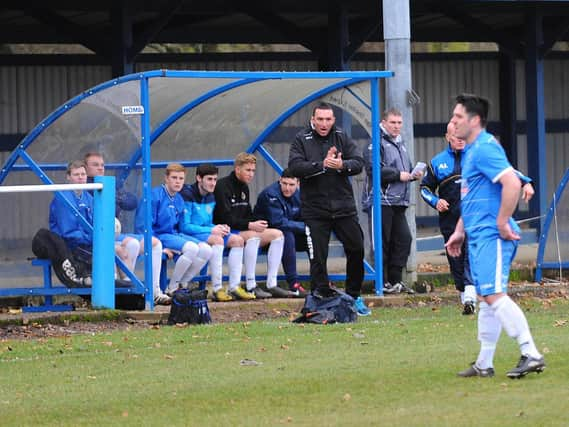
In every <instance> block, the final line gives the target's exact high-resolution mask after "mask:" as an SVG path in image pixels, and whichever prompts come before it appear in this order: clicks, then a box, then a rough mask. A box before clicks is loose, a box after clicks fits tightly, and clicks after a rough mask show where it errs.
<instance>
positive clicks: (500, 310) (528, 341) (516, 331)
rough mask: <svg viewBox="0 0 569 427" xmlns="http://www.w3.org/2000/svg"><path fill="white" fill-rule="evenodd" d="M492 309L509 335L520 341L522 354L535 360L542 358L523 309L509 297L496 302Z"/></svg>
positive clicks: (506, 296)
mask: <svg viewBox="0 0 569 427" xmlns="http://www.w3.org/2000/svg"><path fill="white" fill-rule="evenodd" d="M491 307H492V310H494V315H495V316H496V317H497V318H498V319H499V320H500V323H502V327H503V328H504V330H505V331H506V332H507V334H508V335H509V336H511V337H512V338H515V339H516V340H517V341H518V345H519V346H520V352H521V353H522V354H525V355H528V356H531V357H534V358H540V357H541V354H540V353H539V351H537V348H536V347H535V343H534V342H533V337H532V336H531V332H530V330H529V325H528V322H527V320H526V316H525V315H524V313H523V311H522V309H521V308H520V307H518V305H517V304H516V303H515V302H514V301H512V299H511V298H510V297H509V296H508V295H505V296H503V297H502V298H500V299H499V300H498V301H496V302H494V304H492V305H491Z"/></svg>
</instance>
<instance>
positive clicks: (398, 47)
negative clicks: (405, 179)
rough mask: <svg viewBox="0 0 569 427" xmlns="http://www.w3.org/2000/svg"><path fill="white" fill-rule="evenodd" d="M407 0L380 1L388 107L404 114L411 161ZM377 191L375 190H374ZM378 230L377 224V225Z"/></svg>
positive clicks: (410, 215) (412, 260) (411, 268)
mask: <svg viewBox="0 0 569 427" xmlns="http://www.w3.org/2000/svg"><path fill="white" fill-rule="evenodd" d="M410 21H411V20H410V16H409V0H383V38H384V41H385V69H386V70H391V71H393V72H394V74H395V75H394V77H393V78H392V79H386V81H385V85H386V91H385V94H386V105H387V108H397V109H398V110H400V111H401V114H402V117H403V128H402V129H401V136H402V138H403V141H405V143H406V147H407V151H408V153H409V158H410V159H411V161H414V160H415V147H414V135H413V104H414V103H415V102H416V101H415V100H416V99H417V98H416V95H415V93H414V92H413V89H412V87H411V24H410ZM376 193H377V192H376ZM416 203H417V197H416V192H415V191H413V192H411V198H410V205H409V209H407V213H406V217H407V223H408V224H409V229H410V230H411V237H412V244H411V252H410V254H409V258H408V259H407V272H406V273H407V274H406V279H407V281H409V282H411V283H413V282H416V281H417V268H416V266H417V247H416V243H415V242H416V237H417V236H416V234H417V233H416V224H415V205H416ZM376 228H377V229H379V227H376Z"/></svg>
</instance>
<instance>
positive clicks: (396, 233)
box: [381, 205, 412, 285]
mask: <svg viewBox="0 0 569 427" xmlns="http://www.w3.org/2000/svg"><path fill="white" fill-rule="evenodd" d="M406 209H407V207H406V206H385V205H382V206H381V233H382V234H381V237H382V244H383V281H384V282H389V283H391V284H392V285H394V284H395V283H398V282H400V281H401V279H402V275H403V274H402V273H403V267H405V265H406V264H407V258H409V253H410V252H411V240H412V238H411V231H410V230H409V225H408V224H407V219H406V218H405V210H406Z"/></svg>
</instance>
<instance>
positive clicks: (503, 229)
mask: <svg viewBox="0 0 569 427" xmlns="http://www.w3.org/2000/svg"><path fill="white" fill-rule="evenodd" d="M498 231H499V232H500V237H501V238H502V239H504V240H520V238H521V237H520V235H519V234H518V233H516V232H514V230H512V227H510V224H509V223H507V222H506V223H505V224H498Z"/></svg>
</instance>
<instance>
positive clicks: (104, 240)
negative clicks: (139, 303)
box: [92, 176, 115, 309]
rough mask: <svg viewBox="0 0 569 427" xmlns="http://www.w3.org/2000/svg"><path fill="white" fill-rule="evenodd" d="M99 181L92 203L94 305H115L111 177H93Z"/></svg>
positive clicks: (113, 183) (113, 212)
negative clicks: (100, 185)
mask: <svg viewBox="0 0 569 427" xmlns="http://www.w3.org/2000/svg"><path fill="white" fill-rule="evenodd" d="M95 182H96V183H101V184H103V188H102V189H101V190H95V193H94V203H93V290H92V292H93V293H92V304H93V307H94V308H111V309H113V308H115V177H114V176H97V177H95Z"/></svg>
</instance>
